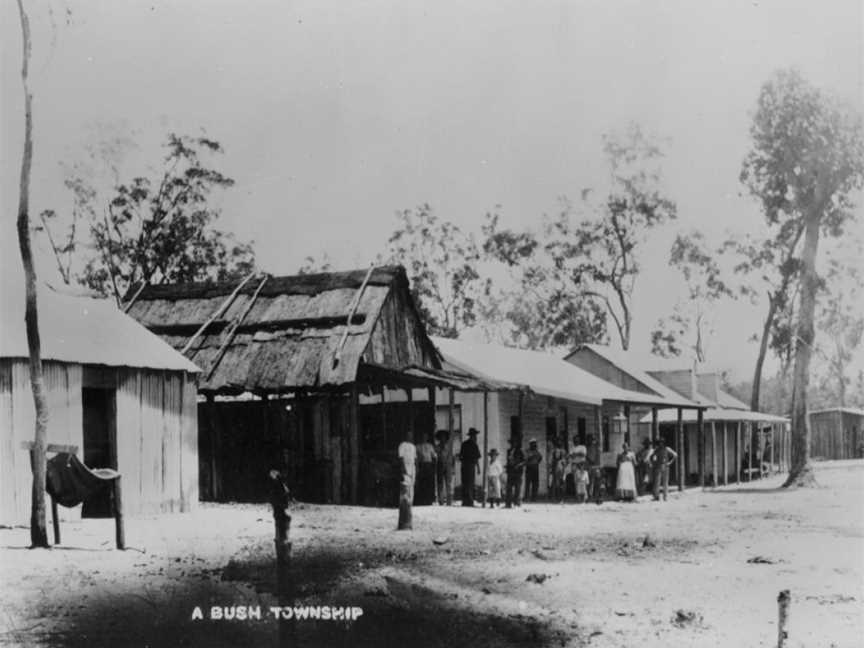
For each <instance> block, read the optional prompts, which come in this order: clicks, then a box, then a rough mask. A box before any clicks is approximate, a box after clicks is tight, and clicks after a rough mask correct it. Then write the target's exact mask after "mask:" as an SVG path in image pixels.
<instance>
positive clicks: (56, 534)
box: [51, 496, 60, 545]
mask: <svg viewBox="0 0 864 648" xmlns="http://www.w3.org/2000/svg"><path fill="white" fill-rule="evenodd" d="M51 524H52V526H53V527H54V544H55V545H59V544H60V517H59V516H58V512H57V500H55V499H54V497H53V496H52V497H51Z"/></svg>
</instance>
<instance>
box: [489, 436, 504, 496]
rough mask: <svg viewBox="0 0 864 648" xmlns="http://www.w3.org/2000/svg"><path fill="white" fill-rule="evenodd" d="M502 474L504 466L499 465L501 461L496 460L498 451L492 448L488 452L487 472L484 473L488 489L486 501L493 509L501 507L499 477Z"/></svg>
mask: <svg viewBox="0 0 864 648" xmlns="http://www.w3.org/2000/svg"><path fill="white" fill-rule="evenodd" d="M503 474H504V466H502V465H501V460H500V459H498V450H496V449H495V448H492V449H491V450H490V451H489V470H488V472H487V473H486V478H487V481H488V484H487V487H488V489H489V491H488V495H487V499H488V500H489V506H491V507H492V508H495V505H496V504H497V505H498V506H501V475H503Z"/></svg>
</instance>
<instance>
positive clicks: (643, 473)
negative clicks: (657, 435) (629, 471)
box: [636, 439, 651, 495]
mask: <svg viewBox="0 0 864 648" xmlns="http://www.w3.org/2000/svg"><path fill="white" fill-rule="evenodd" d="M650 458H651V441H650V440H648V439H642V449H641V450H640V451H639V452H638V453H637V454H636V494H637V495H641V494H642V493H644V492H645V487H646V486H647V484H648V479H649V477H650V474H649V471H650V468H651V465H650Z"/></svg>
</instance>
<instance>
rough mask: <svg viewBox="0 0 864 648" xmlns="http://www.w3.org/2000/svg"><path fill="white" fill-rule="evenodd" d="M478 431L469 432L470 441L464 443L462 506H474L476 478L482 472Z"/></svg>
mask: <svg viewBox="0 0 864 648" xmlns="http://www.w3.org/2000/svg"><path fill="white" fill-rule="evenodd" d="M478 434H480V433H479V432H478V431H477V430H476V429H474V428H471V429H469V430H468V439H467V440H466V441H463V442H462V449H461V450H460V451H459V461H461V462H462V506H474V478H475V476H476V475H477V472H478V471H479V470H480V448H479V447H478V446H477V435H478Z"/></svg>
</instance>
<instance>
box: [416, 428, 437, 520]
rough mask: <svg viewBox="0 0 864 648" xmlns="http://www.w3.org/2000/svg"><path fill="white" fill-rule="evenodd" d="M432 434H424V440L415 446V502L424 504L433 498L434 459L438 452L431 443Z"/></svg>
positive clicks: (427, 503) (429, 502)
mask: <svg viewBox="0 0 864 648" xmlns="http://www.w3.org/2000/svg"><path fill="white" fill-rule="evenodd" d="M433 438H434V437H433V436H432V434H431V433H429V434H428V435H426V441H424V442H423V443H421V444H420V445H418V446H417V501H416V502H414V503H415V504H418V505H421V506H426V505H429V504H431V503H432V502H433V501H434V500H435V461H436V460H437V458H438V454H437V453H436V452H435V446H434V445H432V440H433Z"/></svg>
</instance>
